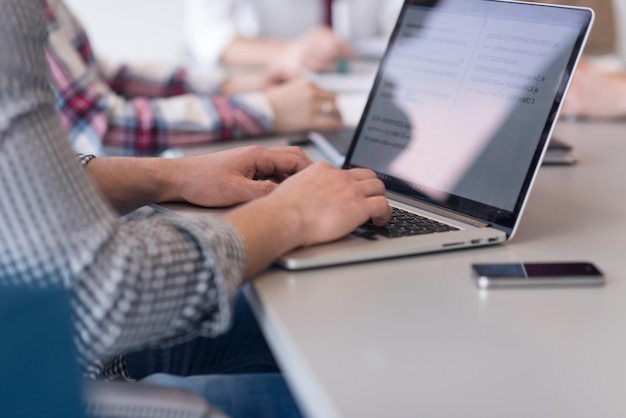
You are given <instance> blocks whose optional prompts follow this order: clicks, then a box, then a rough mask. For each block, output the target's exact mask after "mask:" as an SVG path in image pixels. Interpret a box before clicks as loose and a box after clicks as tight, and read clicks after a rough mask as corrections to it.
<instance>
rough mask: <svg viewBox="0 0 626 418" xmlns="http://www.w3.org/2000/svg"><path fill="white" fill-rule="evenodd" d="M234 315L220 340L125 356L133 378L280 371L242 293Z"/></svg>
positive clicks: (218, 338) (217, 338)
mask: <svg viewBox="0 0 626 418" xmlns="http://www.w3.org/2000/svg"><path fill="white" fill-rule="evenodd" d="M233 315H234V316H233V318H234V319H233V323H232V326H231V328H230V329H229V330H228V331H227V332H226V333H224V334H222V335H220V336H219V337H216V338H208V337H198V338H195V339H193V340H191V341H189V342H187V343H183V344H179V345H176V346H173V347H168V348H159V349H148V350H142V351H138V352H134V353H130V354H126V355H125V360H126V367H127V369H128V373H129V375H130V377H132V378H133V379H135V380H140V379H143V378H144V377H146V376H149V375H151V374H154V373H168V374H173V375H176V376H195V375H200V374H201V375H205V374H216V373H218V374H231V373H277V372H280V369H279V367H278V364H277V363H276V360H275V359H274V356H273V355H272V352H271V351H270V349H269V347H268V345H267V342H266V341H265V338H264V337H263V333H262V332H261V329H260V328H259V325H258V323H257V322H256V319H255V318H254V315H253V313H252V310H251V308H250V305H248V302H247V301H246V298H245V297H244V296H243V294H241V293H240V294H239V296H238V297H237V300H236V302H235V310H234V314H233Z"/></svg>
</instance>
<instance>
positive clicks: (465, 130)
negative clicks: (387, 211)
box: [345, 0, 593, 228]
mask: <svg viewBox="0 0 626 418" xmlns="http://www.w3.org/2000/svg"><path fill="white" fill-rule="evenodd" d="M592 15H593V14H592V12H591V11H589V10H586V9H574V8H564V7H552V6H547V5H539V4H528V3H514V2H500V1H489V0H441V1H436V0H421V1H414V0H407V1H406V2H405V4H404V7H403V9H402V12H401V14H400V17H399V19H398V23H397V25H396V28H395V30H394V33H393V34H392V36H391V38H390V41H389V46H388V48H387V51H386V53H385V56H384V57H383V59H382V61H381V64H380V67H379V70H378V74H377V77H376V81H375V83H374V86H373V88H372V92H371V93H370V96H369V99H368V103H367V105H366V108H365V111H364V113H363V116H362V118H361V121H360V123H359V126H358V127H357V130H356V132H355V140H354V141H353V142H352V145H351V148H350V150H349V152H348V155H347V158H346V164H345V167H346V168H351V167H367V168H371V169H373V170H374V171H376V172H377V173H378V175H379V177H380V178H381V179H383V181H385V184H386V186H387V188H388V190H390V191H393V192H396V193H400V194H402V195H405V196H408V197H411V198H418V199H420V200H422V201H427V202H429V203H435V204H437V205H439V206H443V207H445V208H447V209H450V210H453V211H456V212H459V213H462V214H464V215H467V216H471V217H474V218H478V219H481V220H485V221H488V222H490V223H492V224H496V225H500V226H503V227H505V228H511V227H513V225H514V224H515V221H516V219H517V217H518V215H519V213H520V212H521V209H522V206H523V203H524V200H525V196H526V194H527V191H528V189H529V187H530V184H531V182H532V179H533V177H534V174H535V172H536V169H537V167H538V165H539V162H540V158H541V155H542V152H543V150H544V146H545V145H546V142H547V139H548V137H549V135H550V132H551V129H552V126H553V121H554V120H555V118H556V116H557V113H558V110H559V108H560V102H561V100H562V98H563V95H564V92H565V90H566V87H567V85H568V81H569V78H570V75H571V72H572V71H573V68H574V66H575V64H576V62H577V57H578V52H579V50H580V49H581V48H582V45H583V44H584V40H585V36H586V33H587V30H588V27H589V25H590V24H591V20H592Z"/></svg>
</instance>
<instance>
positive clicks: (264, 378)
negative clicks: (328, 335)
mask: <svg viewBox="0 0 626 418" xmlns="http://www.w3.org/2000/svg"><path fill="white" fill-rule="evenodd" d="M142 382H145V383H150V384H153V385H160V386H169V387H176V388H179V389H186V390H189V391H191V392H195V393H197V394H199V395H201V396H203V397H204V398H205V399H206V400H207V401H208V402H209V403H210V404H211V405H214V406H216V407H218V408H219V409H221V410H222V411H224V412H225V413H226V414H228V416H230V417H232V418H301V417H302V414H301V413H300V410H299V409H298V406H297V405H296V403H295V401H294V399H293V397H292V395H291V392H290V391H289V388H288V387H287V385H286V383H285V380H284V379H283V377H282V375H280V374H279V373H254V374H228V375H208V376H190V377H179V376H172V375H169V374H154V375H152V376H149V377H147V378H146V379H143V380H142Z"/></svg>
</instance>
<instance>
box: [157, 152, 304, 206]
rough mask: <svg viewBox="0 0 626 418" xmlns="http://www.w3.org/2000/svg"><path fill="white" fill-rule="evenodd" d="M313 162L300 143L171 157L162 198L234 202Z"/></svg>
mask: <svg viewBox="0 0 626 418" xmlns="http://www.w3.org/2000/svg"><path fill="white" fill-rule="evenodd" d="M310 164H311V160H310V159H309V158H308V157H307V156H306V155H305V154H304V152H303V151H302V149H301V148H299V147H280V148H272V149H269V148H264V147H261V146H249V147H242V148H237V149H233V150H229V151H223V152H218V153H214V154H208V155H203V156H198V157H186V158H180V159H174V160H169V161H168V163H167V164H166V167H167V168H166V170H167V171H166V172H165V173H164V175H165V176H166V180H167V181H166V185H167V186H166V187H164V189H163V195H162V197H161V198H160V199H159V201H186V202H189V203H193V204H196V205H200V206H208V207H224V206H232V205H235V204H237V203H242V202H247V201H249V200H253V199H256V198H258V197H261V196H265V195H267V194H269V193H270V192H271V191H273V190H274V189H275V188H276V186H277V183H280V182H282V181H283V180H285V179H286V178H288V177H289V176H291V175H293V174H295V173H297V172H299V171H301V170H303V169H305V168H306V167H308V166H309V165H310Z"/></svg>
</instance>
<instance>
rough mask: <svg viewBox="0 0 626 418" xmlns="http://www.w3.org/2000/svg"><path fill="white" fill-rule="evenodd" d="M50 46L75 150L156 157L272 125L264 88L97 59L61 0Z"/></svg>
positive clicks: (48, 16)
mask: <svg viewBox="0 0 626 418" xmlns="http://www.w3.org/2000/svg"><path fill="white" fill-rule="evenodd" d="M44 4H45V12H44V13H45V20H46V25H47V27H48V31H49V33H50V40H49V43H48V46H47V50H46V56H47V60H48V65H49V67H50V73H51V76H52V83H53V89H54V91H55V94H56V97H57V107H58V109H59V111H60V113H61V115H62V120H63V123H64V125H65V127H66V128H67V130H68V133H69V136H70V140H71V142H72V145H73V146H74V149H75V150H76V151H77V152H80V153H85V154H96V155H102V154H123V155H155V154H158V153H160V152H162V151H164V150H165V149H167V148H170V147H177V146H184V145H193V144H200V143H205V142H210V141H216V140H222V139H230V138H236V137H242V136H251V135H259V134H262V133H265V132H268V131H270V130H271V129H272V125H273V121H272V116H273V115H272V110H271V106H270V104H269V102H268V100H267V97H266V96H265V94H263V93H260V92H257V93H246V94H241V95H236V96H233V97H226V96H221V95H219V94H218V90H219V88H220V87H221V82H222V81H223V80H221V79H220V78H219V77H213V78H212V79H211V78H208V77H204V78H202V79H200V78H194V77H191V76H190V75H189V74H188V73H187V72H186V71H185V70H181V69H176V70H173V71H167V70H164V69H157V68H154V67H153V68H149V67H143V68H132V67H130V66H127V65H120V66H112V65H107V64H106V63H105V62H103V61H100V60H98V59H97V58H96V57H95V55H94V53H93V51H92V49H91V45H90V43H89V39H88V37H87V35H86V33H85V31H84V29H83V27H82V26H81V24H80V22H79V21H78V20H77V19H76V17H75V16H73V15H72V13H71V12H70V10H69V9H68V8H67V6H66V5H65V4H64V2H63V0H46V1H45V2H44Z"/></svg>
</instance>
